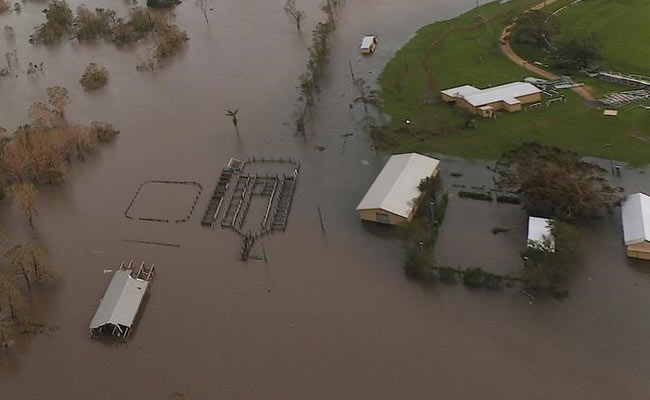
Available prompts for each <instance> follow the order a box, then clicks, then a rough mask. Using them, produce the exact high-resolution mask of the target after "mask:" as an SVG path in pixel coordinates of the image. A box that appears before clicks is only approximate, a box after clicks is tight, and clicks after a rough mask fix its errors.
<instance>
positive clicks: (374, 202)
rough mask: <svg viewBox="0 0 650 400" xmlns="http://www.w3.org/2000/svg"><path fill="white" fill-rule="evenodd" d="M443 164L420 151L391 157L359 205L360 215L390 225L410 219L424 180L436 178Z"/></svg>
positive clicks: (368, 219) (363, 218) (362, 217)
mask: <svg viewBox="0 0 650 400" xmlns="http://www.w3.org/2000/svg"><path fill="white" fill-rule="evenodd" d="M439 164H440V161H439V160H436V159H435V158H431V157H426V156H423V155H420V154H417V153H407V154H398V155H394V156H391V158H390V159H389V160H388V162H387V163H386V165H385V166H384V168H383V169H382V170H381V172H380V173H379V175H378V176H377V178H376V179H375V181H374V182H373V184H372V186H370V189H368V192H366V195H365V196H364V197H363V199H362V200H361V202H360V203H359V205H358V206H357V211H358V212H359V217H360V218H361V219H362V220H366V221H373V222H379V223H382V224H390V225H400V224H403V223H405V222H407V221H410V220H411V219H412V218H413V215H414V214H415V211H416V202H415V200H416V199H417V198H418V197H419V196H420V189H419V187H418V186H419V185H420V182H421V181H422V180H423V179H424V178H428V177H430V178H433V177H435V176H436V175H437V174H438V165H439Z"/></svg>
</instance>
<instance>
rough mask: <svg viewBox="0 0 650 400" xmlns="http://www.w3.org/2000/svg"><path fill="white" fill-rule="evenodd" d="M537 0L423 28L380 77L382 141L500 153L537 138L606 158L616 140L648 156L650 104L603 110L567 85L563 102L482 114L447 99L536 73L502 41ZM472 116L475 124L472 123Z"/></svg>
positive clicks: (401, 147)
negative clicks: (612, 113)
mask: <svg viewBox="0 0 650 400" xmlns="http://www.w3.org/2000/svg"><path fill="white" fill-rule="evenodd" d="M538 1H539V0H512V1H510V2H507V3H504V4H499V3H498V2H496V3H490V4H487V5H484V6H482V7H480V8H479V9H478V10H472V11H470V12H468V13H466V14H463V15H461V16H459V17H457V18H455V19H452V20H449V21H444V22H437V23H434V24H432V25H428V26H425V27H423V28H421V29H420V30H419V31H418V33H417V35H416V36H415V37H414V38H413V39H412V40H411V41H409V42H408V43H407V44H406V45H405V46H404V47H403V48H402V49H401V50H399V51H398V52H397V53H396V55H395V56H394V57H393V59H392V60H391V61H390V62H389V63H388V64H387V65H386V67H385V69H384V71H383V72H382V74H381V76H380V78H379V83H380V86H381V96H382V100H383V106H382V112H383V113H385V114H388V115H390V116H391V117H392V119H391V122H390V123H389V124H387V125H386V126H384V127H382V128H381V129H379V130H376V131H375V132H374V137H375V140H376V142H377V144H378V146H379V147H380V148H382V149H384V150H388V151H406V150H408V151H421V152H427V151H433V152H442V153H448V154H454V155H460V156H466V157H479V158H488V159H495V158H498V157H499V156H500V155H501V154H502V153H503V152H504V151H506V150H509V149H511V148H513V147H515V146H517V145H518V144H519V143H522V142H526V141H531V140H536V141H539V142H543V143H548V144H554V145H558V146H562V147H565V148H568V149H571V150H574V151H577V152H579V153H581V154H585V155H594V156H600V157H606V156H607V154H606V147H605V144H606V143H611V144H612V148H613V151H614V156H615V158H617V159H620V160H623V161H627V162H629V163H631V164H633V165H641V164H646V163H650V111H646V110H643V109H641V108H639V107H638V106H628V107H625V108H623V109H621V110H620V114H619V117H605V116H603V115H602V110H596V109H592V108H589V107H587V106H586V105H584V104H583V103H582V101H581V100H580V98H579V97H578V96H577V95H574V94H573V92H571V91H566V92H565V93H566V96H567V102H566V103H565V104H555V105H553V106H551V107H550V108H546V107H540V108H536V109H533V110H531V111H528V112H520V113H512V114H505V113H504V114H500V115H499V118H497V119H492V120H482V119H478V118H474V117H473V116H472V115H470V114H468V113H466V112H464V111H462V110H459V109H458V108H456V107H452V106H449V105H447V104H445V103H443V102H442V101H441V99H440V94H439V91H440V90H442V89H445V88H449V87H453V86H459V85H463V84H471V85H474V86H478V87H484V86H489V85H497V84H502V83H507V82H511V81H515V80H521V79H522V78H524V77H526V76H530V75H531V74H530V73H529V72H528V71H526V70H524V69H523V68H521V67H519V66H517V65H515V64H513V63H512V62H511V61H509V60H508V59H507V58H506V57H505V56H504V55H503V54H502V53H501V51H500V50H499V48H498V45H497V41H498V38H499V34H500V32H501V31H502V29H503V28H504V27H505V26H506V25H507V23H508V22H509V21H510V20H511V19H512V18H514V17H515V16H516V15H518V14H519V13H521V12H522V11H523V10H525V9H527V8H529V7H530V6H532V5H534V4H536V3H537V2H538ZM589 1H590V2H591V1H595V2H598V0H589ZM610 1H613V0H610ZM621 1H636V0H619V2H621ZM577 8H578V7H576V9H577ZM406 119H409V120H410V121H412V122H411V124H409V125H407V124H405V123H404V121H405V120H406ZM471 119H475V121H476V128H475V129H474V128H467V127H466V126H467V123H468V121H469V120H471Z"/></svg>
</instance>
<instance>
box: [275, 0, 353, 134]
mask: <svg viewBox="0 0 650 400" xmlns="http://www.w3.org/2000/svg"><path fill="white" fill-rule="evenodd" d="M342 3H343V0H324V3H323V5H322V6H321V10H322V11H323V13H325V15H326V17H327V18H326V20H325V21H324V22H319V23H318V24H316V27H315V28H314V30H313V31H312V43H311V46H310V47H309V59H308V61H307V64H306V66H305V71H304V72H303V73H302V74H300V76H299V78H298V80H299V86H298V87H299V89H300V97H299V98H298V110H297V112H296V131H297V132H298V133H300V134H301V135H304V134H305V126H306V123H307V117H308V113H309V112H310V111H311V107H312V106H313V104H314V98H315V96H316V94H317V92H318V90H319V80H320V78H321V76H322V74H323V71H324V69H325V66H326V65H327V62H328V60H329V50H330V45H331V39H330V36H331V34H332V32H334V30H335V29H336V21H335V17H336V10H337V9H338V8H339V7H340V6H341V5H342ZM287 4H288V5H290V6H291V4H289V3H287ZM286 7H287V5H285V12H287V8H286ZM293 8H295V6H294V7H293ZM289 10H290V11H291V7H289ZM287 15H289V16H290V18H291V15H292V14H291V13H290V12H287ZM293 18H295V17H293Z"/></svg>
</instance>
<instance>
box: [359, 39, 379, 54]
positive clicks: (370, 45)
mask: <svg viewBox="0 0 650 400" xmlns="http://www.w3.org/2000/svg"><path fill="white" fill-rule="evenodd" d="M376 47H377V36H372V35H370V36H364V37H363V39H362V40H361V47H360V50H361V53H362V54H370V53H374V52H375V48H376Z"/></svg>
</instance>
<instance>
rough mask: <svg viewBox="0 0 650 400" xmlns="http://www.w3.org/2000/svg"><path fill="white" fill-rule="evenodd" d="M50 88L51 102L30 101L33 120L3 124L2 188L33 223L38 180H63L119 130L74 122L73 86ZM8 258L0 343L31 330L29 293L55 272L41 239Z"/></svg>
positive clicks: (1, 285) (1, 279)
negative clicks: (11, 127) (71, 166)
mask: <svg viewBox="0 0 650 400" xmlns="http://www.w3.org/2000/svg"><path fill="white" fill-rule="evenodd" d="M46 92H47V102H37V103H34V104H32V105H31V106H30V108H29V117H30V121H29V123H28V124H24V125H21V126H19V127H18V128H17V129H16V130H15V131H14V132H13V133H12V134H11V135H6V133H7V131H6V130H5V129H3V128H0V193H2V194H4V193H8V194H10V195H11V196H12V197H13V198H14V200H16V201H17V202H18V203H19V205H20V207H21V209H22V211H23V212H24V214H25V217H26V218H27V220H28V222H29V224H30V226H33V223H34V217H35V216H36V215H37V209H36V200H37V195H38V191H37V188H38V185H41V184H48V183H56V182H61V181H62V180H63V179H64V178H65V173H66V166H67V163H68V162H69V161H71V160H73V159H75V158H78V159H83V158H84V157H85V155H86V154H88V153H89V152H91V151H93V150H94V149H95V148H96V146H97V144H98V143H100V142H104V141H108V140H111V139H112V138H114V137H115V135H116V134H118V131H117V130H115V129H114V128H113V126H112V125H111V124H108V123H105V122H97V121H95V122H93V123H92V124H91V125H90V126H83V125H79V124H71V123H70V122H69V121H68V118H67V115H66V109H67V106H68V105H69V104H70V97H69V94H68V90H67V89H65V88H64V87H60V86H54V87H50V88H48V89H47V91H46ZM6 257H7V260H8V262H9V266H5V265H3V264H2V263H0V348H4V347H7V346H8V345H10V344H11V342H12V337H13V335H15V334H16V333H19V332H31V331H32V328H33V327H34V326H35V324H34V322H33V321H32V319H31V315H30V307H29V297H30V295H31V293H32V291H34V290H37V288H38V287H40V286H41V284H42V283H43V282H45V281H47V280H49V279H51V278H53V277H54V276H55V273H54V270H53V269H52V268H51V267H50V265H49V261H48V257H47V252H46V250H45V248H44V247H43V246H42V245H41V244H40V243H38V242H37V241H34V240H29V241H27V242H25V243H18V244H16V245H14V246H13V247H11V248H10V249H9V251H8V252H7V253H6Z"/></svg>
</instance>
